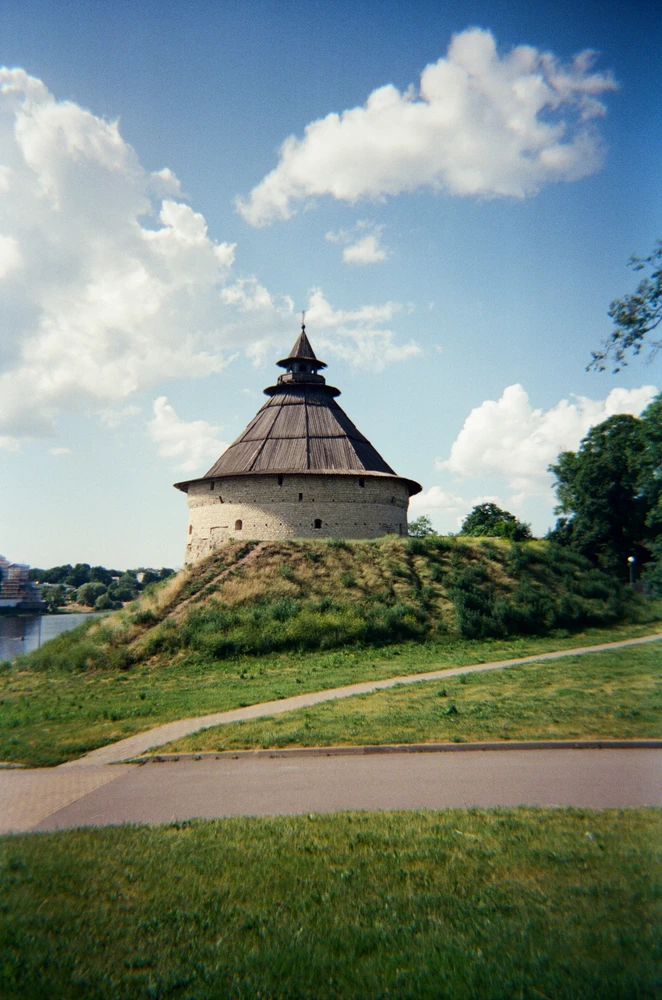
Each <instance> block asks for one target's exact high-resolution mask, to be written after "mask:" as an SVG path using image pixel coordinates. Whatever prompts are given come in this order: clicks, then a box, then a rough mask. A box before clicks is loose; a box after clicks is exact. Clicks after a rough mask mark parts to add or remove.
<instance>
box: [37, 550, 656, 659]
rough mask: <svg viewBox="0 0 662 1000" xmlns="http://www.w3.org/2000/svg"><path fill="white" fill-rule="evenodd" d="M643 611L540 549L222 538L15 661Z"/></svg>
mask: <svg viewBox="0 0 662 1000" xmlns="http://www.w3.org/2000/svg"><path fill="white" fill-rule="evenodd" d="M642 606H643V604H642V601H641V599H638V598H636V597H635V595H633V594H632V593H631V592H630V591H629V590H627V589H626V588H624V587H623V586H622V585H621V584H620V583H618V582H617V581H616V580H614V579H612V578H611V577H608V576H607V575H606V574H604V573H602V572H601V571H599V570H597V569H594V568H592V567H591V566H590V564H589V563H588V562H587V560H585V559H583V558H582V557H580V556H576V555H574V554H572V553H571V552H569V551H568V550H567V549H563V548H560V547H558V546H556V545H551V544H550V543H547V542H525V543H519V544H512V545H511V544H509V543H506V542H501V541H497V540H493V539H489V540H488V539H475V540H464V539H458V538H442V537H438V536H432V537H430V538H425V539H413V538H410V539H399V538H396V537H395V536H385V537H384V538H380V539H376V540H374V541H368V542H344V541H340V540H330V541H319V542H318V541H307V540H306V541H288V542H248V543H243V544H242V543H237V542H230V543H227V544H225V545H223V546H222V547H221V548H219V549H218V550H217V551H216V552H215V553H214V554H213V555H211V556H209V557H208V558H207V559H205V560H203V561H202V562H200V563H197V564H196V565H195V566H194V567H191V568H189V569H185V570H183V571H182V572H181V573H179V574H177V576H175V577H173V578H171V579H169V580H168V581H166V582H165V583H164V584H162V585H160V586H159V585H156V586H154V587H153V588H151V589H149V590H148V591H146V592H145V593H144V594H143V595H142V596H141V598H140V599H139V600H138V601H136V602H134V603H133V604H132V605H129V606H128V607H126V608H125V609H124V610H123V611H121V612H117V613H115V614H113V615H110V616H108V617H107V618H105V619H103V620H102V621H98V620H97V621H95V622H94V623H92V624H90V625H88V626H83V627H82V628H80V629H77V630H75V631H74V632H71V633H68V634H66V635H63V636H60V637H58V639H55V640H53V641H52V642H49V643H48V644H47V645H46V646H44V647H43V648H42V649H41V650H38V651H36V652H34V653H32V654H30V655H29V657H28V659H29V661H30V666H31V668H33V669H35V668H37V669H39V667H40V666H43V667H58V666H66V667H68V668H78V669H86V668H104V667H120V668H122V667H126V668H128V667H130V666H131V664H133V663H139V662H144V661H147V660H149V661H154V662H157V661H158V660H159V659H160V658H166V659H167V660H168V661H169V662H170V661H172V658H173V656H177V655H178V654H181V653H184V652H187V651H190V652H195V653H197V654H198V655H202V656H203V657H204V658H205V659H211V660H216V659H223V658H225V657H227V656H232V655H235V654H240V653H249V654H250V653H265V652H270V651H276V650H285V649H325V648H326V649H328V648H333V647H336V646H342V645H346V644H349V643H356V642H361V643H377V644H382V643H389V642H400V641H402V640H406V639H413V640H419V641H420V640H424V639H426V638H428V637H434V636H439V635H443V634H455V635H461V636H463V637H465V638H486V637H502V636H507V635H515V634H542V633H545V632H549V631H551V630H555V629H556V630H559V629H564V630H574V629H579V628H582V627H585V626H588V625H609V624H611V623H613V622H616V621H618V620H619V619H623V618H626V617H637V615H638V614H639V612H640V611H641V608H642Z"/></svg>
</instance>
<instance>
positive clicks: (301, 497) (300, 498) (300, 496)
mask: <svg viewBox="0 0 662 1000" xmlns="http://www.w3.org/2000/svg"><path fill="white" fill-rule="evenodd" d="M302 500H303V493H300V494H299V503H300V502H301V501H302Z"/></svg>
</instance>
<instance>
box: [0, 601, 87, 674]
mask: <svg viewBox="0 0 662 1000" xmlns="http://www.w3.org/2000/svg"><path fill="white" fill-rule="evenodd" d="M98 617H99V615H98V614H94V613H93V612H91V613H89V614H71V615H0V663H1V662H2V661H3V660H13V659H14V658H15V657H16V656H18V654H19V653H29V652H30V650H32V649H38V647H39V646H43V644H44V643H45V642H48V640H49V639H54V638H55V636H56V635H59V634H60V632H68V631H69V630H70V629H72V628H75V627H76V625H80V624H81V622H86V621H87V620H88V618H98Z"/></svg>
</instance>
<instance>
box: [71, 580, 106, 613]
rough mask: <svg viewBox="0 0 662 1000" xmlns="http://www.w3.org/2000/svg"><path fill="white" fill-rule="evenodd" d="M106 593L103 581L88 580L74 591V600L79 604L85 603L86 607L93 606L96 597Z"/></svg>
mask: <svg viewBox="0 0 662 1000" xmlns="http://www.w3.org/2000/svg"><path fill="white" fill-rule="evenodd" d="M105 593H106V585H105V583H99V582H96V583H95V582H90V583H84V584H83V585H82V586H81V587H79V588H78V590H77V591H76V600H77V601H78V603H79V604H85V605H87V607H88V608H92V607H94V605H95V603H96V601H97V599H98V598H99V597H101V596H102V594H105Z"/></svg>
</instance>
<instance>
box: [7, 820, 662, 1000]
mask: <svg viewBox="0 0 662 1000" xmlns="http://www.w3.org/2000/svg"><path fill="white" fill-rule="evenodd" d="M661 854H662V822H661V818H660V813H659V810H652V809H651V810H645V809H638V810H634V809H632V810H623V811H617V810H608V811H602V812H591V811H590V810H565V809H564V810H561V809H554V810H544V809H539V810H536V809H513V810H508V809H498V810H493V811H482V810H470V811H466V810H447V811H445V812H443V813H434V812H422V813H378V814H368V813H365V814H360V813H354V814H351V813H350V814H337V815H333V816H321V815H317V816H310V817H274V818H269V819H229V820H221V821H193V822H190V823H188V822H186V823H176V824H173V825H171V826H165V827H124V828H121V829H118V828H105V829H104V828H102V829H85V830H73V831H65V832H59V833H53V834H37V835H35V834H28V835H21V836H14V837H4V838H1V839H0V901H1V902H0V954H1V956H2V959H1V961H0V997H2V998H3V1000H4V998H7V1000H9V998H11V1000H62V998H66V1000H77V998H81V1000H133V998H154V997H158V998H161V1000H169V998H177V1000H212V998H233V1000H255V998H258V997H260V998H265V1000H266V998H270V1000H304V998H308V1000H332V998H333V1000H336V998H337V1000H353V998H356V1000H373V998H374V1000H377V998H379V1000H385V998H387V997H397V998H398V1000H428V998H429V1000H441V998H448V1000H478V998H480V1000H514V998H516V1000H540V997H542V998H548V1000H551V998H553V1000H584V998H585V1000H596V998H600V1000H634V998H637V1000H647V998H650V1000H654V998H656V997H659V996H660V988H661V985H662V938H661V937H660V934H659V929H660V926H661V922H662V879H661V873H662V866H661V864H660V862H661V860H662V858H661Z"/></svg>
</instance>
